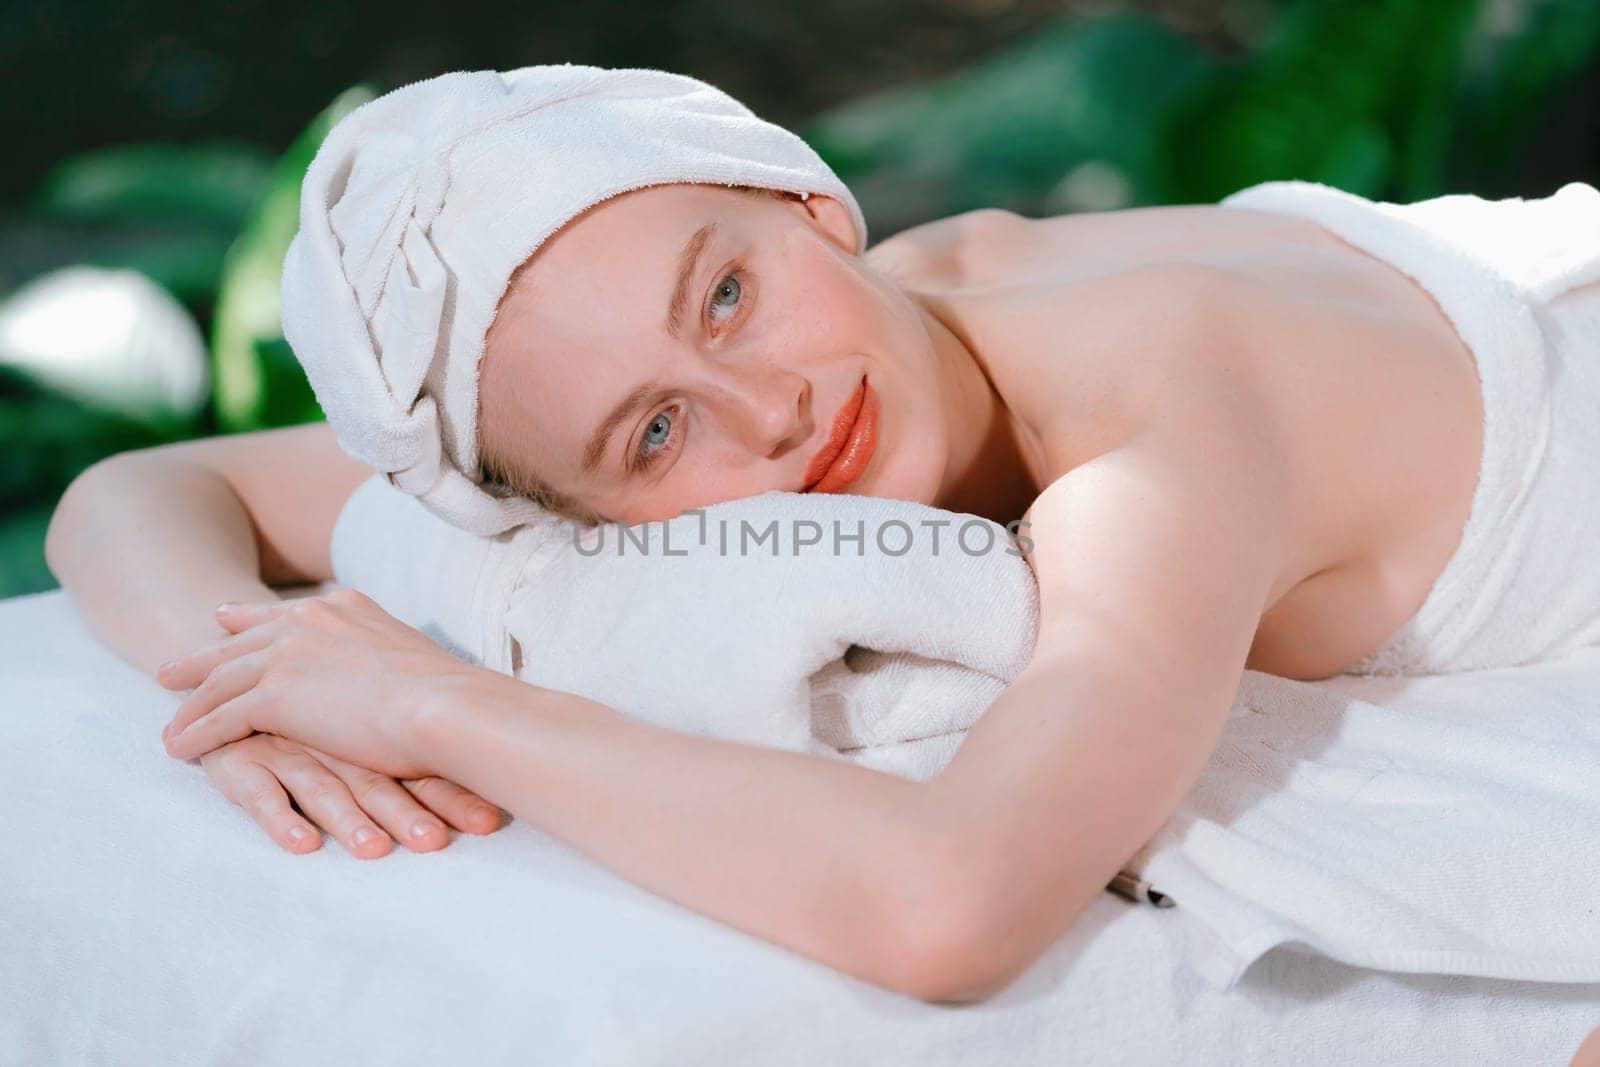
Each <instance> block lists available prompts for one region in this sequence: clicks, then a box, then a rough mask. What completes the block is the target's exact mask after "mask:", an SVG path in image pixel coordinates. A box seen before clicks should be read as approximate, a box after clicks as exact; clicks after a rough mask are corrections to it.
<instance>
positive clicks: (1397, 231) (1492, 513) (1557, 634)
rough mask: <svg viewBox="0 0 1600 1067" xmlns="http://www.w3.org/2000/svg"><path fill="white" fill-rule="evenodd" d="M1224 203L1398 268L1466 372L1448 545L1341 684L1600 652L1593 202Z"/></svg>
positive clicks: (1321, 192) (1245, 193)
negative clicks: (1411, 600) (1289, 221)
mask: <svg viewBox="0 0 1600 1067" xmlns="http://www.w3.org/2000/svg"><path fill="white" fill-rule="evenodd" d="M1222 204H1223V206H1224V207H1232V208H1250V209H1256V210H1262V211H1272V212H1277V213H1280V214H1286V215H1295V216H1299V217H1301V218H1306V219H1310V220H1312V221H1315V222H1317V223H1318V224H1320V225H1321V226H1323V227H1324V228H1325V229H1327V230H1329V231H1330V232H1332V233H1333V234H1334V235H1336V236H1338V237H1339V238H1341V239H1343V240H1344V241H1346V242H1347V243H1349V244H1351V245H1353V246H1355V247H1356V248H1358V249H1361V250H1362V251H1364V252H1366V253H1368V254H1370V255H1372V256H1374V257H1376V258H1377V259H1379V260H1382V261H1384V262H1387V263H1388V264H1390V265H1391V266H1393V267H1395V268H1397V269H1398V270H1400V271H1401V272H1403V273H1405V274H1407V275H1409V276H1410V277H1411V278H1412V279H1413V280H1414V281H1416V282H1417V283H1418V284H1419V285H1420V286H1421V287H1422V288H1423V289H1425V290H1427V291H1428V293H1429V294H1430V295H1432V297H1433V298H1434V300H1435V302H1436V303H1437V304H1438V305H1439V307H1440V308H1441V309H1442V310H1443V311H1444V313H1445V315H1446V317H1447V318H1448V319H1449V320H1450V322H1451V323H1452V324H1453V325H1454V326H1455V328H1456V331H1457V333H1458V334H1459V335H1460V337H1461V340H1462V341H1463V342H1464V343H1465V344H1466V346H1467V347H1468V348H1469V349H1470V350H1471V352H1472V354H1473V357H1474V359H1475V361H1476V365H1477V370H1478V377H1479V380H1480V383H1481V386H1482V395H1483V405H1484V447H1483V457H1482V463H1481V466H1480V471H1479V479H1478V486H1477V489H1476V491H1475V492H1474V495H1473V499H1472V504H1471V511H1470V514H1469V517H1468V519H1467V522H1466V525H1465V528H1464V529H1463V531H1462V536H1461V542H1460V544H1459V546H1458V547H1457V549H1456V551H1455V553H1454V554H1453V555H1452V557H1451V558H1450V560H1449V562H1448V564H1447V565H1446V566H1445V568H1444V570H1443V571H1442V573H1441V574H1440V575H1439V577H1438V579H1437V580H1436V581H1435V582H1434V584H1433V586H1432V588H1431V589H1430V590H1429V592H1428V595H1427V597H1426V598H1425V600H1424V602H1423V603H1422V605H1421V606H1420V607H1419V608H1418V610H1417V611H1416V612H1415V613H1414V614H1413V616H1412V617H1411V618H1410V619H1408V620H1407V621H1406V623H1405V624H1404V625H1403V626H1401V627H1400V628H1399V629H1398V630H1397V631H1396V632H1395V633H1394V634H1392V635H1391V636H1390V638H1389V639H1388V640H1387V641H1385V642H1384V644H1383V645H1382V646H1380V647H1379V648H1378V649H1376V650H1374V651H1373V652H1372V653H1371V654H1370V655H1368V656H1367V657H1366V658H1364V659H1363V660H1362V661H1361V662H1359V663H1357V664H1354V665H1353V666H1351V667H1350V668H1348V671H1347V673H1351V674H1384V675H1401V674H1404V675H1419V674H1445V673H1449V672H1453V671H1465V670H1474V669H1478V668H1483V667H1498V666H1510V665H1515V664H1519V663H1532V662H1536V661H1539V660H1543V659H1549V658H1552V657H1558V656H1560V655H1562V654H1563V653H1565V652H1568V651H1571V650H1573V649H1576V648H1582V647H1586V646H1590V645H1595V644H1600V560H1596V558H1595V555H1594V544H1595V535H1594V531H1595V529H1596V528H1597V526H1600V311H1597V310H1596V307H1597V305H1600V294H1597V293H1596V286H1595V285H1594V284H1593V283H1595V282H1596V281H1600V191H1597V190H1596V189H1595V188H1594V187H1593V186H1591V185H1586V184H1584V183H1582V182H1570V183H1568V184H1567V185H1564V186H1562V187H1561V188H1560V189H1559V190H1558V191H1556V192H1555V193H1553V194H1551V195H1550V196H1546V197H1542V198H1538V199H1530V200H1523V199H1520V198H1510V199H1505V200H1484V199H1481V198H1479V197H1476V196H1471V195H1467V194H1453V195H1450V196H1441V197H1437V198H1434V199H1432V200H1426V201H1422V202H1420V203H1416V204H1409V205H1402V204H1391V203H1385V202H1374V201H1370V200H1366V199H1364V198H1362V197H1359V196H1354V195H1352V194H1350V193H1346V192H1344V191H1342V190H1339V189H1334V188H1331V187H1329V186H1325V185H1319V184H1316V183H1312V182H1300V181H1278V182H1266V183H1263V184H1261V185H1256V186H1252V187H1250V188H1247V189H1242V190H1240V191H1239V192H1237V193H1234V194H1233V195H1232V196H1229V197H1227V198H1226V199H1224V200H1223V201H1222ZM1582 286H1588V288H1587V289H1581V288H1580V287H1582ZM1352 432H1359V428H1356V427H1352Z"/></svg>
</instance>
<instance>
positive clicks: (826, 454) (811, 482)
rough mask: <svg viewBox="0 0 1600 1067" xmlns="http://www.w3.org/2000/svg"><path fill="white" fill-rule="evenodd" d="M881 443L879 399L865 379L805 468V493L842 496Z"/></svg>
mask: <svg viewBox="0 0 1600 1067" xmlns="http://www.w3.org/2000/svg"><path fill="white" fill-rule="evenodd" d="M877 441H878V403H877V395H876V394H875V393H874V392H873V391H872V389H871V387H870V386H868V385H867V379H866V376H865V375H863V376H862V378H861V384H860V386H858V387H857V388H856V391H855V392H854V393H853V394H851V396H850V399H849V400H847V401H845V403H844V406H843V407H841V408H840V409H839V413H838V414H837V415H835V416H834V417H833V427H832V431H831V432H830V433H829V435H828V443H827V444H825V445H823V446H822V449H821V450H820V451H819V452H818V453H817V454H816V456H814V457H813V458H812V460H811V464H810V466H808V467H807V468H806V481H805V487H804V488H802V489H801V490H800V491H801V492H802V493H811V492H818V493H841V492H843V491H844V490H845V489H846V488H848V487H849V486H850V485H851V484H852V483H853V482H855V480H856V479H857V478H859V477H861V472H862V471H864V470H865V469H866V467H867V463H868V462H869V461H870V460H871V459H872V453H873V450H874V449H875V448H876V447H877Z"/></svg>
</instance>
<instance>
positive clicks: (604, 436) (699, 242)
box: [582, 222, 717, 474]
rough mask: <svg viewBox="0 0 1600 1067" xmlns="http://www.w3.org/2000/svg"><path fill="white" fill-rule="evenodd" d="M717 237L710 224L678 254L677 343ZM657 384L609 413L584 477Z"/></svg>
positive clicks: (589, 449) (673, 322)
mask: <svg viewBox="0 0 1600 1067" xmlns="http://www.w3.org/2000/svg"><path fill="white" fill-rule="evenodd" d="M716 233H717V224H716V223H715V222H708V223H706V224H705V225H704V226H702V227H700V228H699V229H698V230H696V231H694V233H693V234H691V235H690V236H689V240H688V241H686V242H684V245H683V250H682V251H681V252H679V253H678V278H677V281H676V283H675V284H674V285H673V287H672V301H671V303H669V304H668V306H667V323H666V325H667V335H668V336H669V337H671V338H672V339H673V340H674V341H676V340H678V333H679V331H680V330H681V329H682V327H683V314H684V308H685V305H686V304H688V302H689V283H690V282H691V281H693V280H694V272H695V268H696V267H697V266H698V265H699V263H700V254H701V253H702V252H704V251H705V247H706V245H707V244H709V243H710V242H711V238H713V237H715V236H716ZM660 388H661V386H660V384H659V383H657V382H646V383H645V384H643V385H641V386H639V387H638V388H637V389H635V390H633V391H632V392H631V393H629V394H628V395H627V396H625V397H623V398H622V399H621V400H619V401H618V402H617V404H616V406H615V407H613V408H612V409H611V410H610V411H608V412H606V416H605V418H603V419H601V420H600V424H599V425H598V426H596V427H595V428H594V432H593V433H591V434H590V435H589V440H588V442H587V443H586V444H585V445H584V446H583V464H582V470H583V473H585V474H593V473H594V472H595V471H596V470H597V469H598V468H599V466H600V462H601V461H602V460H604V459H605V458H606V449H607V448H608V447H610V444H611V435H612V434H614V433H616V431H617V427H618V426H620V425H622V423H623V421H624V420H626V419H627V418H628V416H630V415H632V414H633V413H634V412H635V411H637V410H638V409H639V408H640V407H642V406H643V405H644V403H645V402H646V401H647V400H649V399H650V397H651V396H652V395H653V394H655V393H656V392H657V391H658V390H660Z"/></svg>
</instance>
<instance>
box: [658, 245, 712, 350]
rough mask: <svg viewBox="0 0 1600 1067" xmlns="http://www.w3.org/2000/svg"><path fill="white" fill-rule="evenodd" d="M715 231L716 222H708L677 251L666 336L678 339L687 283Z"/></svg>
mask: <svg viewBox="0 0 1600 1067" xmlns="http://www.w3.org/2000/svg"><path fill="white" fill-rule="evenodd" d="M716 233H717V224H716V223H715V222H708V223H706V224H705V225H704V226H702V227H700V228H699V229H698V230H696V231H694V233H693V234H692V235H691V236H690V237H689V240H687V241H685V242H684V245H683V251H682V252H680V253H678V283H677V284H676V285H675V286H673V289H672V303H671V304H670V305H669V306H668V307H667V336H669V337H671V338H672V339H673V340H674V341H676V340H678V330H679V328H680V327H681V326H682V324H683V310H684V305H685V304H687V303H688V302H689V283H690V282H691V281H692V280H693V279H694V271H695V267H696V266H698V265H699V263H700V253H701V252H703V251H705V247H706V245H707V244H708V243H710V241H711V238H713V237H715V236H716Z"/></svg>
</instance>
